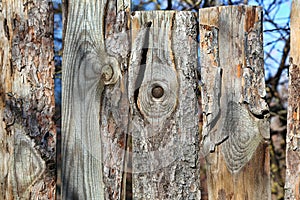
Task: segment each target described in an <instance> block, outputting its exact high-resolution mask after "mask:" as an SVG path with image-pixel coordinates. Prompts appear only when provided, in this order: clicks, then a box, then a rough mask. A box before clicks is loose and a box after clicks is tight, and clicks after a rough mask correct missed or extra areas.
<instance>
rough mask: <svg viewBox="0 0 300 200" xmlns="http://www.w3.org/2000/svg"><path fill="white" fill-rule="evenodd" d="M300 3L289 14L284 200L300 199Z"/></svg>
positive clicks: (293, 5)
mask: <svg viewBox="0 0 300 200" xmlns="http://www.w3.org/2000/svg"><path fill="white" fill-rule="evenodd" d="M299 13H300V2H299V1H293V4H292V12H291V55H290V68H289V89H288V94H289V99H288V126H287V137H286V140H287V150H286V182H285V199H300V168H299V166H300V14H299Z"/></svg>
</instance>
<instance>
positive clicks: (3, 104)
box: [0, 0, 56, 199]
mask: <svg viewBox="0 0 300 200" xmlns="http://www.w3.org/2000/svg"><path fill="white" fill-rule="evenodd" d="M53 56H54V54H53V13H52V6H51V4H50V3H49V1H47V0H33V1H25V0H10V1H6V0H4V1H3V0H2V1H0V199H53V198H55V145H56V142H55V141H56V140H55V137H56V132H55V124H54V122H53V121H52V117H53V114H54V108H55V107H54V91H53V90H54V84H53V83H54V81H53V74H54V63H53Z"/></svg>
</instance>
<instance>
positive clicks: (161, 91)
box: [128, 11, 200, 200]
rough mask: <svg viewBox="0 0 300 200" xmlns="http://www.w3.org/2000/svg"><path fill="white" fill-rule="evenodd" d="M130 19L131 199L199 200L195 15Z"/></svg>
mask: <svg viewBox="0 0 300 200" xmlns="http://www.w3.org/2000/svg"><path fill="white" fill-rule="evenodd" d="M131 23H132V24H131V27H132V30H131V31H132V54H131V58H130V65H129V87H128V91H129V93H128V95H129V102H130V114H131V115H130V119H131V121H130V129H129V133H130V134H131V135H132V172H133V175H132V181H133V199H151V200H152V199H200V176H199V169H200V166H199V162H198V154H199V133H198V117H197V116H198V115H197V112H198V109H197V99H196V90H197V73H196V68H197V30H196V29H197V24H196V16H195V14H194V13H192V12H175V11H170V12H166V11H165V12H164V11H151V12H150V11H149V12H134V13H133V14H132V18H131Z"/></svg>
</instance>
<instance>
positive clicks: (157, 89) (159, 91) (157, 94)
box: [151, 85, 164, 99]
mask: <svg viewBox="0 0 300 200" xmlns="http://www.w3.org/2000/svg"><path fill="white" fill-rule="evenodd" d="M151 93H152V96H153V97H154V98H157V99H159V98H161V97H162V96H163V95H164V89H163V88H162V87H161V86H159V85H156V86H154V87H153V88H152V91H151Z"/></svg>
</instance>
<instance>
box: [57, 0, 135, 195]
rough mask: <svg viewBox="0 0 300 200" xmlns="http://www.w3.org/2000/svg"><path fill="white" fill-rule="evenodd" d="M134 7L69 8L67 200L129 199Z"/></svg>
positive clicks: (94, 3)
mask: <svg viewBox="0 0 300 200" xmlns="http://www.w3.org/2000/svg"><path fill="white" fill-rule="evenodd" d="M128 6H129V3H128V1H117V2H115V1H106V0H103V1H101V0H100V1H98V0H86V1H72V2H71V1H69V2H68V4H67V5H65V7H66V13H67V15H65V17H66V18H65V19H64V20H65V21H66V30H65V44H64V58H63V101H62V113H63V115H62V117H63V120H62V125H63V127H62V133H63V138H62V154H63V166H62V192H63V193H62V197H63V199H121V198H124V194H123V191H122V190H124V184H123V182H124V178H123V175H124V174H123V173H124V165H125V164H124V162H125V161H124V159H125V149H126V134H125V133H126V130H127V128H126V126H127V124H126V120H127V119H128V117H127V113H128V111H127V110H128V103H127V102H126V99H127V95H126V90H125V86H124V85H125V83H126V80H127V78H126V71H125V70H126V69H127V68H128V67H127V62H126V58H127V56H128V52H129V47H130V46H129V45H128V44H129V40H128V34H127V32H126V31H127V27H128V21H127V16H126V15H127V14H126V11H128V9H129V7H128ZM124 97H125V98H124ZM126 107H127V110H126ZM122 195H123V197H122Z"/></svg>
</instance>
